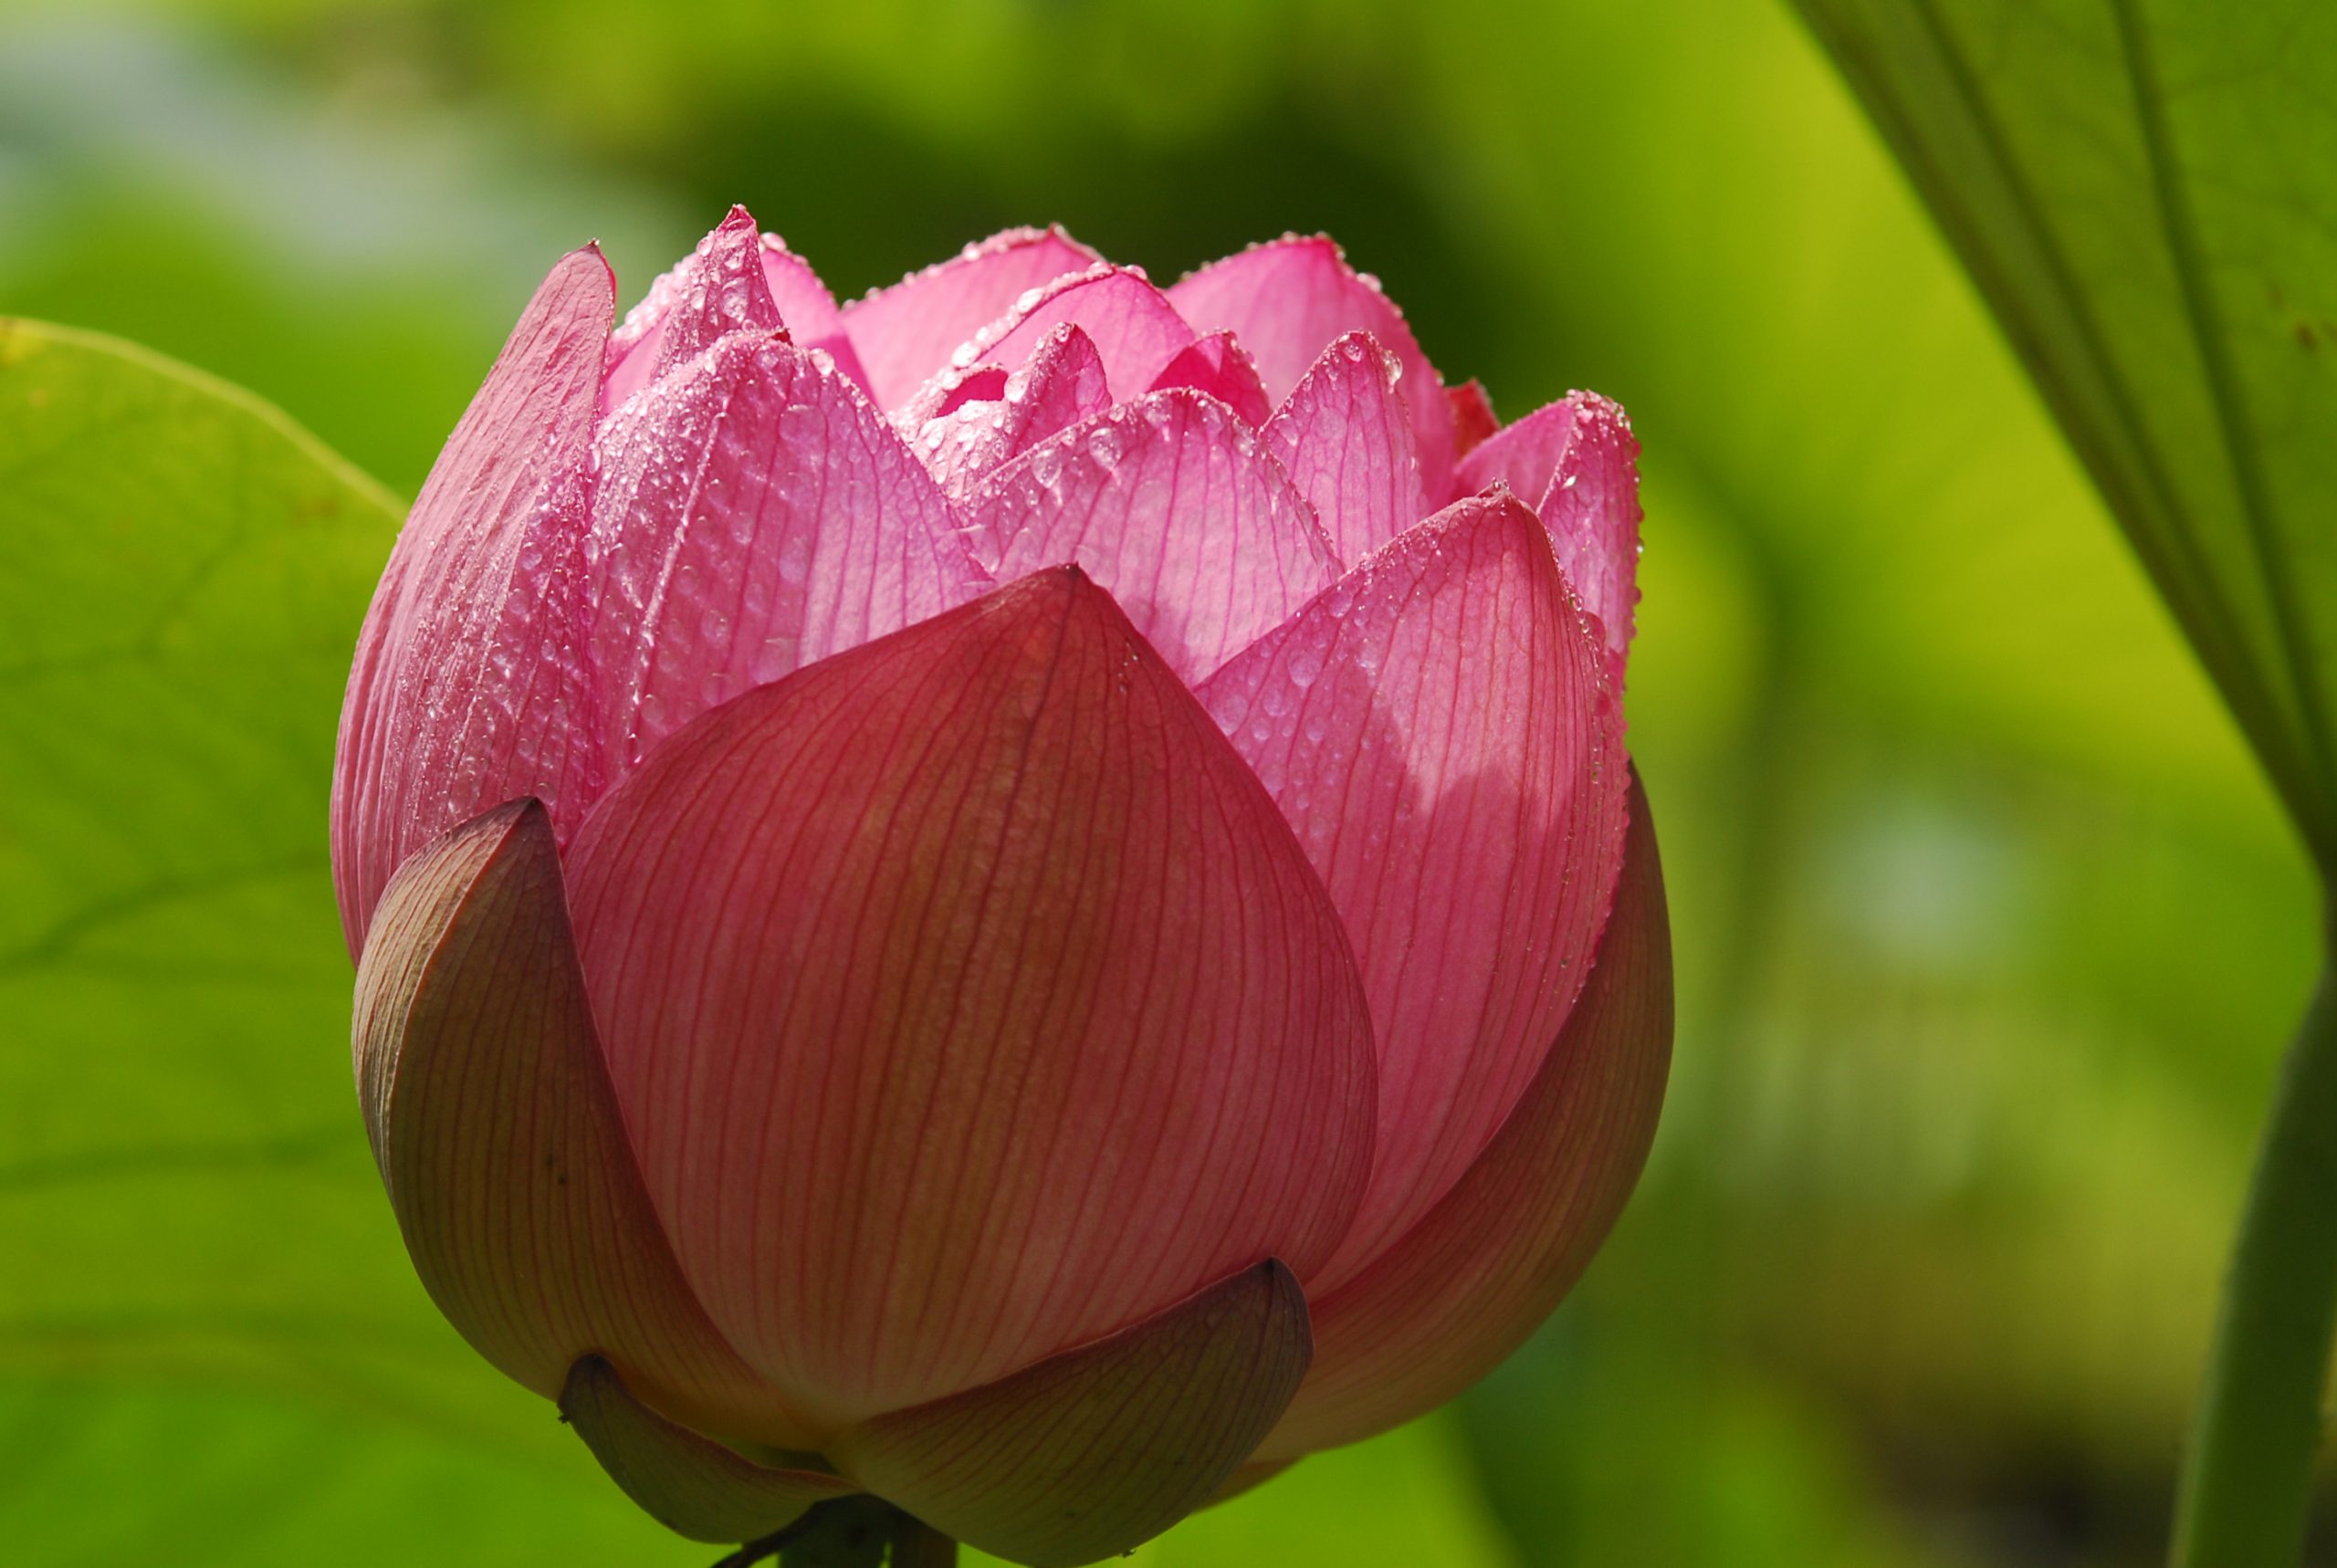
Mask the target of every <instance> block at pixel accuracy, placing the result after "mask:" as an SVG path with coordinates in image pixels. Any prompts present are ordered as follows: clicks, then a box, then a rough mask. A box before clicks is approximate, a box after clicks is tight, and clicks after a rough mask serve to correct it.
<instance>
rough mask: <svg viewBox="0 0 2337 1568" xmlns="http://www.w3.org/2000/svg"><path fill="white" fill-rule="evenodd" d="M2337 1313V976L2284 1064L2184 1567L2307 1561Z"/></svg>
mask: <svg viewBox="0 0 2337 1568" xmlns="http://www.w3.org/2000/svg"><path fill="white" fill-rule="evenodd" d="M2332 1323H2337V977H2333V976H2332V973H2331V972H2326V971H2325V972H2324V974H2323V976H2322V978H2321V988H2320V989H2319V990H2318V991H2317V992H2316V993H2315V994H2314V996H2313V999H2312V1005H2311V1008H2310V1009H2308V1010H2307V1012H2306V1013H2305V1018H2304V1023H2303V1026H2302V1027H2301V1028H2300V1030H2298V1032H2297V1038H2296V1042H2295V1044H2293V1045H2292V1046H2290V1050H2289V1057H2288V1061H2287V1063H2286V1064H2285V1065H2284V1067H2283V1068H2282V1070H2281V1074H2280V1083H2279V1092H2278V1094H2277V1095H2276V1097H2275V1100H2274V1103H2273V1106H2272V1117H2271V1122H2270V1124H2269V1125H2268V1126H2267V1127H2266V1129H2265V1133H2264V1142H2263V1145H2262V1146H2261V1147H2260V1148H2259V1149H2258V1153H2257V1160H2256V1174H2255V1177H2254V1179H2253V1180H2252V1181H2251V1182H2250V1183H2249V1186H2248V1209H2247V1213H2246V1214H2245V1216H2244V1217H2243V1218H2242V1219H2241V1221H2240V1232H2239V1244H2238V1247H2237V1249H2236V1250H2235V1251H2234V1253H2233V1254H2232V1260H2231V1270H2230V1273H2229V1275H2228V1276H2227V1279H2226V1281H2225V1283H2224V1302H2223V1319H2222V1322H2221V1323H2220V1325H2219V1326H2218V1328H2217V1330H2216V1345H2215V1352H2214V1359H2213V1361H2212V1362H2211V1363H2210V1364H2209V1365H2208V1369H2207V1380H2206V1388H2205V1390H2204V1391H2203V1393H2202V1395H2201V1397H2200V1403H2199V1408H2198V1412H2197V1414H2196V1416H2194V1417H2193V1421H2192V1428H2191V1443H2190V1449H2189V1452H2188V1454H2187V1455H2186V1456H2185V1465H2184V1472H2183V1490H2182V1496H2181V1500H2180V1501H2179V1503H2178V1505H2177V1508H2176V1512H2175V1552H2174V1557H2173V1559H2172V1561H2173V1563H2174V1564H2175V1568H2294V1564H2295V1563H2297V1561H2298V1559H2299V1558H2300V1556H2301V1555H2302V1553H2303V1551H2304V1538H2305V1525H2306V1521H2307V1518H2308V1515H2309V1513H2310V1511H2311V1502H2312V1473H2313V1458H2314V1455H2315V1453H2316V1451H2317V1450H2318V1448H2319V1447H2320V1438H2321V1395H2322V1391H2323V1389H2324V1387H2325V1385H2326V1383H2327V1380H2328V1375H2329V1350H2330V1337H2331V1331H2332Z"/></svg>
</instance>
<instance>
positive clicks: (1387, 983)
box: [1200, 494, 1625, 1293]
mask: <svg viewBox="0 0 2337 1568" xmlns="http://www.w3.org/2000/svg"><path fill="white" fill-rule="evenodd" d="M1602 674H1603V670H1602V665H1601V661H1600V658H1599V653H1598V647H1597V645H1596V644H1595V643H1593V641H1592V639H1591V636H1590V633H1589V630H1588V625H1587V624H1586V622H1584V621H1583V619H1582V617H1581V615H1580V614H1579V612H1577V610H1576V608H1575V604H1574V601H1573V598H1572V596H1571V595H1570V594H1569V593H1568V592H1567V588H1566V584H1565V581H1564V580H1563V579H1561V577H1560V576H1559V574H1558V570H1557V563H1556V561H1555V560H1554V559H1552V557H1551V554H1550V547H1549V541H1548V540H1547V539H1546V538H1545V537H1544V535H1543V533H1542V529H1541V527H1540V525H1539V524H1538V523H1536V522H1535V519H1534V515H1533V514H1532V513H1531V512H1529V511H1527V510H1526V509H1525V507H1523V506H1520V505H1519V504H1518V503H1517V501H1516V500H1515V499H1514V497H1509V496H1507V495H1506V494H1499V495H1496V496H1493V497H1472V498H1471V499H1469V500H1466V501H1462V502H1460V503H1457V504H1456V505H1454V506H1453V507H1449V508H1447V509H1446V510H1445V511H1443V512H1441V513H1440V514H1439V515H1438V516H1437V517H1434V518H1432V519H1430V521H1429V522H1427V523H1424V524H1422V525H1420V527H1419V528H1414V529H1412V530H1411V531H1410V532H1408V533H1406V534H1404V535H1403V536H1402V537H1401V538H1398V539H1397V540H1396V542H1395V543H1394V544H1392V545H1389V547H1388V548H1387V549H1384V550H1382V551H1380V552H1379V553H1378V555H1376V556H1372V557H1369V558H1368V559H1366V560H1365V561H1364V562H1363V564H1362V565H1361V566H1359V567H1357V569H1356V570H1354V571H1352V572H1350V573H1348V574H1347V576H1346V577H1344V578H1342V579H1341V580H1339V582H1338V583H1337V585H1336V587H1334V588H1332V589H1331V590H1329V591H1326V592H1325V593H1324V594H1322V595H1321V596H1319V597H1318V598H1316V599H1315V601H1313V602H1312V603H1310V604H1309V605H1307V606H1306V608H1305V610H1303V611H1301V612H1299V613H1298V615H1297V616H1295V617H1294V619H1293V620H1292V621H1290V622H1288V623H1287V624H1285V625H1284V626H1281V627H1278V628H1276V629H1275V630H1274V631H1273V632H1271V633H1269V634H1268V635H1267V636H1265V637H1263V638H1261V639H1260V640H1259V641H1258V643H1256V644H1255V645H1253V646H1252V647H1251V648H1249V649H1247V650H1245V651H1244V652H1243V653H1242V654H1241V656H1240V657H1238V658H1236V659H1235V660H1234V661H1233V662H1232V663H1231V664H1228V665H1227V666H1226V667H1225V668H1224V669H1222V670H1221V671H1220V672H1218V674H1215V675H1213V676H1212V677H1210V680H1209V681H1208V682H1207V683H1206V684H1205V685H1203V686H1202V687H1201V688H1200V695H1201V697H1202V700H1203V701H1204V702H1206V703H1207V704H1208V705H1209V708H1210V712H1211V713H1212V714H1214V715H1215V716H1216V717H1217V719H1218V722H1219V724H1220V725H1221V726H1222V727H1223V728H1224V730H1225V733H1226V734H1227V736H1228V737H1231V740H1232V741H1233V744H1234V747H1235V748H1236V749H1237V750H1239V751H1240V752H1241V753H1242V756H1243V757H1244V758H1247V759H1248V761H1249V763H1250V766H1251V767H1252V768H1253V769H1254V770H1255V771H1256V773H1257V775H1258V777H1259V779H1262V780H1263V782H1264V783H1265V786H1266V788H1267V789H1269V790H1271V791H1272V792H1273V796H1274V799H1275V800H1277V801H1279V802H1280V803H1281V805H1282V809H1283V811H1284V815H1285V816H1287V817H1288V818H1289V820H1290V824H1291V826H1292V828H1293V829H1294V831H1296V833H1297V835H1298V841H1299V842H1300V843H1301V844H1303V845H1305V849H1306V852H1307V854H1308V855H1309V857H1310V858H1312V860H1313V861H1314V863H1315V869H1316V870H1317V871H1318V872H1320V873H1322V876H1323V881H1324V883H1325V885H1326V886H1327V887H1328V888H1329V889H1330V891H1331V897H1332V900H1333V901H1334V902H1335V903H1336V904H1337V905H1338V909H1339V914H1340V916H1341V918H1342V919H1343V920H1344V921H1345V922H1346V924H1347V936H1348V937H1349V939H1350V940H1351V941H1352V942H1353V943H1354V944H1355V951H1356V961H1357V965H1358V966H1359V967H1360V968H1361V969H1362V972H1363V979H1364V986H1365V988H1366V990H1367V991H1368V993H1369V995H1370V997H1371V1019H1372V1032H1373V1036H1374V1039H1375V1042H1376V1044H1377V1046H1378V1058H1379V1116H1378V1143H1377V1146H1376V1148H1375V1150H1374V1153H1373V1159H1372V1172H1371V1186H1370V1189H1369V1191H1368V1194H1367V1195H1366V1197H1365V1199H1364V1207H1363V1210H1362V1212H1361V1213H1360V1214H1358V1215H1357V1218H1356V1223H1355V1227H1354V1228H1353V1230H1351V1231H1350V1232H1349V1234H1348V1236H1347V1239H1346V1241H1345V1242H1344V1243H1343V1244H1342V1246H1341V1247H1340V1249H1339V1252H1338V1255H1337V1257H1336V1259H1334V1260H1333V1261H1332V1262H1331V1263H1330V1265H1329V1266H1328V1267H1327V1268H1326V1270H1325V1272H1324V1273H1323V1274H1321V1275H1319V1276H1318V1275H1312V1274H1307V1275H1302V1276H1301V1277H1302V1278H1303V1279H1305V1281H1306V1286H1307V1290H1308V1291H1309V1292H1310V1293H1319V1292H1320V1291H1325V1290H1330V1289H1336V1286H1337V1285H1338V1284H1339V1283H1340V1282H1341V1281H1344V1280H1346V1279H1347V1278H1349V1277H1351V1276H1352V1275H1353V1274H1354V1273H1355V1272H1356V1271H1357V1270H1359V1269H1361V1268H1362V1267H1364V1266H1365V1265H1366V1264H1367V1263H1368V1262H1369V1261H1370V1260H1371V1259H1372V1257H1373V1256H1374V1255H1375V1254H1376V1253H1377V1252H1378V1250H1379V1249H1380V1248H1382V1247H1384V1246H1385V1245H1387V1243H1388V1242H1389V1240H1391V1239H1394V1238H1395V1237H1397V1236H1399V1235H1400V1234H1402V1232H1403V1231H1404V1230H1405V1229H1406V1228H1409V1227H1410V1225H1411V1224H1412V1223H1413V1222H1414V1221H1415V1220H1417V1219H1418V1218H1420V1215H1421V1214H1422V1213H1424V1212H1426V1211H1427V1209H1428V1208H1429V1207H1430V1206H1431V1205H1433V1204H1434V1203H1435V1201H1436V1200H1437V1198H1438V1197H1441V1195H1442V1194H1443V1192H1444V1191H1445V1190H1446V1189H1447V1188H1448V1187H1450V1186H1451V1185H1452V1184H1453V1182H1455V1181H1457V1180H1458V1179H1460V1176H1461V1173H1462V1171H1464V1170H1466V1169H1467V1168H1468V1167H1469V1165H1470V1163H1471V1162H1472V1160H1474V1159H1475V1158H1476V1156H1477V1155H1478V1153H1479V1151H1481V1150H1482V1149H1483V1147H1484V1146H1485V1143H1486V1140H1487V1139H1489V1138H1491V1137H1492V1136H1493V1130H1494V1129H1495V1128H1496V1127H1498V1126H1500V1125H1501V1123H1502V1120H1503V1118H1504V1117H1505V1116H1506V1115H1507V1114H1508V1113H1509V1112H1510V1108H1511V1107H1512V1106H1514V1104H1516V1103H1517V1100H1518V1097H1519V1096H1520V1095H1522V1094H1523V1093H1524V1092H1525V1087H1526V1085H1527V1084H1528V1083H1530V1082H1532V1081H1533V1078H1534V1074H1535V1071H1536V1070H1537V1069H1538V1068H1539V1067H1540V1065H1541V1061H1542V1056H1543V1053H1544V1052H1545V1051H1547V1050H1548V1049H1549V1044H1550V1041H1551V1040H1554V1039H1556V1036H1557V1032H1558V1027H1559V1025H1560V1024H1561V1023H1562V1022H1563V1021H1564V1020H1565V1018H1566V1014H1567V1009H1568V1008H1569V1007H1570V1006H1571V1005H1572V1004H1573V1001H1574V998H1575V994H1576V992H1577V990H1578V989H1579V988H1581V985H1582V980H1583V976H1584V975H1585V974H1586V973H1587V972H1588V969H1589V965H1590V956H1591V953H1592V951H1593V949H1594V947H1595V946H1596V944H1597V942H1598V931H1599V927H1600V926H1601V925H1602V924H1603V923H1604V922H1605V920H1606V917H1607V904H1608V899H1609V894H1610V893H1611V892H1612V890H1613V888H1614V885H1615V876H1616V873H1617V867H1618V865H1619V859H1620V856H1621V853H1622V840H1623V820H1624V819H1623V809H1622V806H1623V782H1624V773H1625V767H1624V765H1625V756H1624V751H1623V744H1622V739H1623V737H1622V720H1621V716H1620V713H1619V709H1618V707H1617V705H1616V703H1615V701H1614V698H1613V696H1612V695H1611V693H1609V691H1608V690H1607V689H1606V688H1605V686H1604V685H1603V683H1602V678H1601V677H1602Z"/></svg>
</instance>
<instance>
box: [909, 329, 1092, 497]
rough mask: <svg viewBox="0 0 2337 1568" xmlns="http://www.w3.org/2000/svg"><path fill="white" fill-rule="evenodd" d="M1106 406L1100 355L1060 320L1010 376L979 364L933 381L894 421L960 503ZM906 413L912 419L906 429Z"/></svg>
mask: <svg viewBox="0 0 2337 1568" xmlns="http://www.w3.org/2000/svg"><path fill="white" fill-rule="evenodd" d="M928 394H930V404H929V406H930V407H931V408H932V409H933V410H934V412H933V413H930V414H926V413H925V412H924V408H923V407H922V406H921V405H926V404H927V402H928ZM1111 405H1112V393H1111V387H1110V384H1109V382H1106V379H1105V375H1104V361H1103V359H1102V357H1101V356H1100V355H1098V354H1097V353H1096V352H1095V344H1094V343H1093V342H1092V341H1090V340H1089V339H1088V336H1087V334H1086V333H1085V332H1083V331H1081V330H1080V329H1079V328H1078V327H1076V326H1074V325H1073V324H1072V323H1070V322H1068V321H1066V322H1064V324H1063V325H1062V326H1060V327H1057V328H1056V329H1054V330H1053V331H1052V332H1049V333H1048V334H1047V335H1046V336H1045V337H1043V338H1042V339H1040V340H1039V343H1038V346H1037V347H1036V348H1034V349H1032V350H1031V357H1030V358H1029V359H1027V360H1025V361H1022V367H1021V368H1020V369H1018V370H1017V371H1015V372H1014V373H1013V374H1012V375H1011V376H1008V375H1005V374H1004V373H1003V370H1002V367H1000V366H997V365H980V366H975V367H971V368H969V370H967V371H964V372H961V373H960V374H959V375H958V376H955V377H947V378H943V377H937V378H936V379H935V380H933V381H931V382H927V383H926V386H925V390H924V391H922V392H919V393H918V394H917V397H916V398H915V399H913V400H912V401H911V402H910V403H909V405H908V407H907V409H905V410H904V411H903V415H902V416H900V417H896V423H899V424H901V425H903V426H905V427H906V433H907V434H909V444H910V445H911V447H912V448H914V449H915V451H916V452H917V456H918V457H919V458H921V459H922V460H923V461H924V463H925V468H926V472H927V473H928V474H930V475H932V476H933V477H934V479H935V480H936V481H937V482H938V484H939V485H940V486H941V488H942V492H943V494H945V495H947V496H948V497H950V498H951V499H952V500H955V501H961V502H962V501H964V500H966V499H967V498H968V497H969V496H970V494H971V493H972V491H973V490H974V488H975V487H976V486H978V485H979V484H980V482H981V480H982V479H983V478H984V477H985V476H988V475H989V474H990V472H991V471H992V470H993V469H996V468H999V467H1001V466H1002V465H1005V464H1007V463H1009V462H1011V461H1012V460H1013V459H1014V458H1016V457H1019V456H1021V455H1022V454H1023V453H1025V452H1028V451H1029V450H1030V449H1031V448H1032V447H1033V446H1036V445H1037V444H1039V443H1040V442H1042V441H1044V440H1046V439H1047V438H1048V437H1049V436H1051V435H1053V434H1055V433H1056V432H1058V431H1061V430H1063V429H1064V428H1065V427H1067V426H1069V425H1072V424H1075V423H1078V422H1079V421H1081V420H1083V419H1085V418H1087V417H1089V416H1090V415H1092V414H1096V413H1102V412H1103V411H1104V410H1106V409H1107V408H1109V407H1110V406H1111ZM911 415H915V416H918V417H917V423H915V424H914V425H913V426H911V425H908V421H907V416H911Z"/></svg>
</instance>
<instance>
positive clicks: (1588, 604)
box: [1454, 392, 1641, 685]
mask: <svg viewBox="0 0 2337 1568" xmlns="http://www.w3.org/2000/svg"><path fill="white" fill-rule="evenodd" d="M1639 455H1640V444H1639V441H1638V438H1637V437H1635V436H1633V435H1632V434H1631V421H1630V416H1629V415H1628V414H1626V413H1624V412H1623V410H1622V408H1621V406H1620V405H1619V404H1617V403H1614V402H1609V400H1607V399H1606V398H1603V397H1600V396H1599V395H1598V393H1597V392H1573V393H1570V394H1568V395H1567V397H1566V398H1564V399H1562V400H1561V401H1559V402H1554V403H1550V404H1547V405H1546V406H1545V407H1542V408H1538V409H1536V410H1535V411H1534V412H1533V413H1529V414H1527V415H1526V416H1525V418H1524V419H1521V420H1519V421H1518V422H1517V423H1515V424H1513V425H1511V426H1510V427H1509V428H1508V429H1506V430H1504V431H1503V432H1502V433H1501V434H1498V435H1495V436H1493V438H1492V439H1491V440H1489V441H1487V442H1486V443H1485V444H1483V445H1482V446H1480V447H1478V448H1477V449H1476V450H1475V451H1473V452H1472V453H1470V454H1469V455H1468V456H1467V457H1465V458H1463V459H1462V463H1461V466H1460V469H1459V471H1458V473H1457V474H1456V475H1455V476H1454V479H1455V482H1456V483H1457V484H1458V485H1459V486H1461V487H1462V490H1463V491H1464V492H1465V491H1475V490H1482V489H1483V488H1484V487H1485V486H1488V485H1491V484H1493V482H1494V481H1495V480H1500V481H1502V482H1504V483H1505V484H1506V485H1508V486H1509V487H1510V488H1511V489H1512V490H1514V491H1515V492H1517V494H1518V495H1520V496H1522V497H1525V498H1526V499H1528V500H1530V501H1532V502H1533V503H1534V509H1535V512H1537V513H1539V514H1540V516H1541V518H1542V526H1543V527H1545V528H1548V529H1549V530H1550V538H1551V542H1552V543H1554V544H1555V545H1556V547H1557V551H1558V564H1559V565H1560V566H1563V567H1564V568H1565V569H1566V573H1567V581H1569V582H1571V583H1572V584H1574V588H1575V591H1576V592H1577V593H1578V594H1579V595H1581V597H1582V602H1583V608H1585V609H1586V610H1588V611H1589V612H1591V613H1592V614H1594V615H1596V616H1597V617H1598V624H1599V626H1600V628H1601V630H1602V631H1603V632H1604V633H1605V635H1606V640H1607V651H1608V656H1609V664H1610V665H1611V668H1612V672H1613V675H1614V679H1615V681H1616V683H1617V684H1618V685H1620V684H1621V682H1622V678H1623V662H1624V657H1625V655H1626V654H1627V653H1629V652H1630V645H1631V630H1632V626H1631V622H1632V612H1633V610H1634V608H1635V607H1636V606H1637V605H1638V603H1639V598H1640V591H1639V582H1638V578H1639V564H1640V515H1641V514H1640V474H1639Z"/></svg>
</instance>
